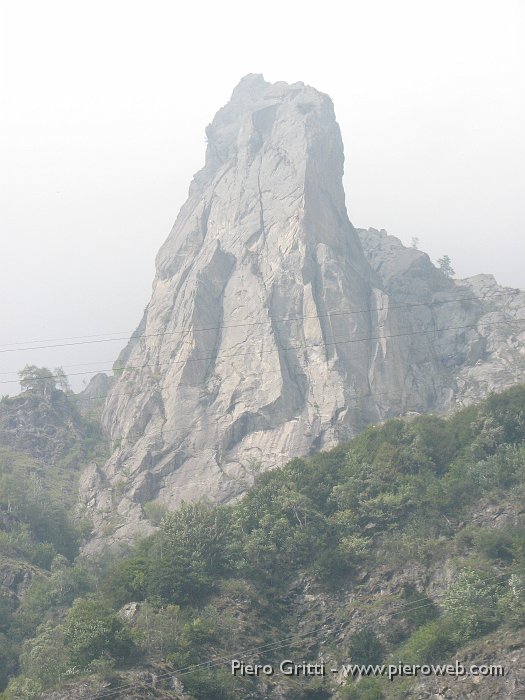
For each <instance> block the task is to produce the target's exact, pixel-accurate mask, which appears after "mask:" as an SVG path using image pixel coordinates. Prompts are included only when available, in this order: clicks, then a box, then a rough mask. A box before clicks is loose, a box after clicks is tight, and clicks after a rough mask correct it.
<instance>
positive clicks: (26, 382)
mask: <svg viewBox="0 0 525 700" xmlns="http://www.w3.org/2000/svg"><path fill="white" fill-rule="evenodd" d="M18 376H19V377H20V386H21V387H22V391H29V392H31V393H33V394H38V395H40V396H46V397H49V396H51V395H52V394H53V392H54V391H56V390H57V389H60V390H61V391H64V392H69V391H70V388H69V382H68V380H67V376H66V373H65V372H64V370H63V369H62V368H61V367H55V369H54V371H51V370H50V369H49V368H48V367H37V366H36V365H26V366H25V367H24V369H22V370H20V372H19V373H18Z"/></svg>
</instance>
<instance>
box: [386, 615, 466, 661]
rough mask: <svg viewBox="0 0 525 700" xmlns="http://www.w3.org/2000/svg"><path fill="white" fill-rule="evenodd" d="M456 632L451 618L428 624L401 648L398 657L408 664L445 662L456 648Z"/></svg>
mask: <svg viewBox="0 0 525 700" xmlns="http://www.w3.org/2000/svg"><path fill="white" fill-rule="evenodd" d="M455 632H456V626H455V625H454V624H453V623H452V621H451V620H450V619H449V618H439V619H437V620H432V621H431V622H427V624H425V625H423V626H422V627H420V628H419V629H418V630H416V631H415V632H414V634H412V636H411V637H410V639H408V641H407V642H405V644H403V645H402V646H401V647H400V649H399V650H398V652H397V654H396V656H397V658H398V659H400V660H402V662H403V663H407V664H428V663H440V662H443V661H444V660H445V659H447V658H448V656H449V655H450V654H451V653H452V651H453V650H454V649H455V648H456V645H457V644H456V641H455V640H454V638H453V635H454V634H455Z"/></svg>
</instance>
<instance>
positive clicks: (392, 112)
mask: <svg viewBox="0 0 525 700" xmlns="http://www.w3.org/2000/svg"><path fill="white" fill-rule="evenodd" d="M524 35H525V3H523V0H501V1H500V2H498V3H495V2H488V1H486V0H462V1H461V2H457V0H456V1H455V2H451V1H449V0H444V1H443V0H442V1H441V2H439V3H438V2H421V1H419V2H418V1H416V0H398V2H396V3H392V2H389V0H376V1H374V0H369V1H368V2H364V0H361V2H353V1H352V0H350V1H349V2H347V3H340V2H333V1H327V2H324V3H315V4H314V3H305V2H286V3H283V2H275V1H274V0H270V1H267V2H265V3H261V4H257V5H255V4H250V3H246V2H232V1H226V2H222V3H203V2H193V3H191V4H190V3H187V4H183V3H175V2H164V1H155V0H152V1H150V2H147V3H146V2H130V1H129V0H128V1H126V2H124V1H122V0H105V1H104V2H99V1H98V0H91V1H90V2H73V3H72V2H66V1H64V2H57V1H55V0H47V2H45V3H42V2H36V1H34V0H33V1H31V0H27V1H24V0H22V1H21V2H16V3H15V2H11V3H7V2H4V3H2V5H1V9H0V46H1V48H0V51H1V59H0V61H1V62H0V70H1V76H0V81H1V82H0V102H1V104H0V107H1V109H0V120H1V124H0V126H1V129H0V151H1V152H0V240H1V256H0V285H1V290H0V293H1V299H2V315H1V324H0V344H1V347H0V351H2V352H1V354H0V372H1V373H2V374H1V376H0V381H1V382H2V384H1V387H0V394H7V393H16V391H17V385H16V384H15V383H8V382H12V381H13V380H14V379H15V378H16V372H17V371H18V370H19V369H21V368H22V367H23V366H24V365H25V364H26V363H33V364H38V365H46V366H49V367H55V366H64V368H65V371H66V372H67V373H68V374H71V375H72V376H71V381H72V384H73V386H74V387H75V388H77V389H78V388H80V387H81V386H82V383H83V381H84V380H86V379H88V378H89V375H90V373H92V372H94V371H97V370H99V369H106V370H108V369H109V368H110V367H111V365H112V363H113V361H114V359H115V357H116V355H117V353H118V351H119V350H120V348H121V347H122V346H123V344H124V341H123V340H122V338H123V337H125V336H126V334H127V333H130V332H131V331H133V330H134V328H135V327H136V325H137V324H138V321H139V320H140V317H141V314H142V310H143V308H144V306H145V305H146V303H147V301H148V298H149V294H150V289H151V282H152V279H153V275H154V258H155V254H156V252H157V250H158V248H159V246H160V244H161V243H162V241H163V240H164V239H165V238H166V236H167V235H168V233H169V230H170V228H171V226H172V224H173V221H174V219H175V216H176V214H177V212H178V210H179V208H180V206H181V205H182V204H183V202H184V200H185V198H186V194H187V190H188V185H189V182H190V179H191V177H192V175H193V173H194V172H195V171H196V170H198V169H199V168H200V167H201V165H202V164H203V160H204V150H205V137H204V128H205V126H206V125H207V124H208V123H209V122H210V121H211V119H212V118H213V115H214V113H215V112H216V111H217V109H219V107H221V106H222V105H223V104H224V103H225V102H227V100H228V99H229V96H230V94H231V92H232V90H233V88H234V86H235V85H236V84H237V82H238V81H239V79H240V78H241V77H242V76H243V75H245V74H246V73H251V72H260V73H263V74H264V76H265V78H266V79H267V80H270V81H277V80H285V81H288V82H296V81H298V80H302V81H304V82H306V83H308V84H310V85H313V86H314V87H316V88H317V89H319V90H321V91H323V92H326V93H328V94H329V95H330V96H331V97H332V99H333V101H334V104H335V110H336V115H337V118H338V121H339V124H340V126H341V130H342V134H343V140H344V144H345V157H346V161H345V163H346V165H345V171H346V172H345V189H346V196H347V206H348V211H349V215H350V219H351V220H352V222H353V223H354V225H356V226H360V227H368V226H373V227H375V228H385V229H387V230H388V231H389V233H392V234H393V235H396V236H398V237H399V238H401V239H402V240H403V241H404V242H405V243H406V244H410V242H411V240H412V238H413V237H417V238H419V240H420V247H421V248H422V249H423V250H425V251H426V252H428V253H429V255H430V256H431V257H432V258H433V259H434V260H436V259H437V258H438V257H440V256H442V255H443V254H447V255H449V256H450V257H451V259H452V264H453V266H454V268H455V270H456V273H457V276H458V277H464V276H469V275H473V274H477V273H479V272H490V273H492V274H494V275H495V276H496V278H497V280H498V281H499V282H500V283H501V284H505V285H509V286H514V287H524V286H525V269H524V265H523V261H524V259H525V242H524V240H525V236H524V232H525V207H524V206H523V201H524V193H525V168H524V162H525V135H524V128H523V127H524V124H525V60H524V59H525V48H524V46H525V44H524V42H523V36H524ZM95 334H112V335H114V336H115V337H117V338H120V340H116V341H114V342H107V343H106V342H104V343H94V342H90V343H83V344H79V345H69V346H66V347H53V348H47V349H39V350H32V351H30V350H17V351H16V352H11V350H14V349H15V348H18V347H20V346H23V347H26V345H27V344H28V342H27V341H47V339H64V338H72V337H75V336H92V335H95ZM99 339H101V338H99ZM85 340H91V341H92V340H97V339H95V338H86V339H85ZM67 342H69V343H71V342H76V341H74V340H65V341H61V340H56V341H54V342H52V343H46V342H37V343H35V345H42V344H52V345H57V344H58V345H59V344H61V343H67ZM17 344H18V345H17ZM29 344H30V343H29ZM6 350H9V352H5V351H6Z"/></svg>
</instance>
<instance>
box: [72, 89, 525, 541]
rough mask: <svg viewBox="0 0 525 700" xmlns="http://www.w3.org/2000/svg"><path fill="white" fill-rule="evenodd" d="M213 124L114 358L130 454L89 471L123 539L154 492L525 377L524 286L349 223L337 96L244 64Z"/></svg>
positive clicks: (285, 455) (119, 417)
mask: <svg viewBox="0 0 525 700" xmlns="http://www.w3.org/2000/svg"><path fill="white" fill-rule="evenodd" d="M206 134H207V141H208V145H207V151H206V162H205V166H204V168H203V169H202V170H201V171H199V172H198V173H197V174H196V175H195V177H194V179H193V182H192V184H191V187H190V192H189V197H188V200H187V202H186V204H185V205H184V206H183V208H182V209H181V212H180V213H179V216H178V217H177V220H176V222H175V225H174V227H173V230H172V232H171V233H170V235H169V237H168V239H167V241H166V242H165V244H164V245H163V246H162V248H161V250H160V252H159V254H158V256H157V261H156V277H155V281H154V288H153V294H152V298H151V301H150V303H149V305H148V307H147V309H146V311H145V313H144V317H143V319H142V321H141V323H140V325H139V327H138V328H137V331H136V333H135V337H134V338H133V339H132V340H131V342H130V343H129V344H128V346H127V348H126V349H125V350H124V351H123V353H122V354H121V356H120V358H119V360H118V361H117V365H116V366H117V367H119V368H122V367H125V368H124V369H123V370H122V371H119V375H120V376H119V378H118V380H117V381H116V382H114V384H113V385H112V388H111V389H110V391H109V395H108V398H107V402H106V407H105V410H104V416H103V423H104V426H105V428H106V430H107V431H108V432H109V434H110V436H111V438H112V440H114V441H115V445H116V449H115V451H114V453H113V455H112V456H111V458H110V459H109V461H108V462H107V463H106V465H104V466H103V467H102V466H100V465H92V466H91V467H90V468H89V469H88V470H87V471H86V472H85V474H84V476H83V479H82V484H81V502H82V504H83V507H85V508H86V509H87V511H88V513H89V515H90V517H92V518H93V521H94V523H95V525H96V529H97V531H98V533H99V534H100V533H101V532H102V529H104V532H105V536H107V534H108V531H109V530H110V531H111V532H112V538H114V539H117V540H121V539H131V538H132V537H133V536H134V535H135V534H136V533H137V532H138V531H143V530H145V529H147V527H148V526H147V525H146V524H145V522H144V521H143V509H142V506H143V505H144V503H146V502H149V501H152V500H159V501H160V502H162V503H165V504H167V505H169V506H170V507H174V506H176V505H177V504H179V503H180V502H181V501H182V500H194V499H197V498H200V497H202V496H206V497H209V498H210V499H211V500H214V501H227V500H230V499H232V498H234V497H236V496H237V495H239V494H240V493H242V492H243V491H244V490H245V489H246V488H247V486H248V485H249V484H250V483H251V480H252V473H253V471H254V470H255V469H259V468H262V469H269V468H272V467H274V466H280V465H282V464H284V463H285V462H286V461H288V460H289V459H290V458H291V457H294V456H298V455H304V454H307V453H309V452H312V451H317V450H319V449H323V448H328V447H331V446H334V445H336V444H337V443H338V442H340V441H341V440H345V439H348V438H350V437H352V436H353V435H355V434H357V433H358V432H359V431H360V430H362V428H363V427H365V426H366V425H367V424H369V423H372V422H377V421H381V420H383V419H385V418H388V417H393V416H397V415H403V414H406V413H407V412H425V411H431V410H435V411H445V410H448V409H451V408H454V407H456V406H457V405H460V404H462V403H465V402H467V403H468V402H472V401H475V400H477V399H480V398H482V397H483V396H485V395H486V394H487V393H488V392H490V391H491V390H493V389H502V388H505V387H507V386H510V385H512V384H513V383H515V382H516V381H518V380H519V379H520V378H522V377H523V369H524V365H525V359H524V340H525V334H524V332H523V328H524V326H523V323H522V322H521V321H520V319H522V318H523V314H524V312H523V308H524V307H525V295H524V294H523V293H522V292H520V291H519V290H514V289H506V288H502V287H499V286H498V285H497V284H496V282H495V280H494V279H493V278H492V277H491V276H489V275H480V276H477V277H473V278H470V279H467V280H452V279H450V278H449V277H448V276H447V275H445V274H444V273H443V272H442V271H440V270H438V269H436V268H435V267H434V266H433V265H432V263H431V262H430V259H429V258H428V256H426V255H425V254H424V253H423V252H421V251H418V250H416V249H412V248H405V247H404V246H403V245H402V244H401V243H400V242H399V241H398V240H397V239H395V238H392V237H389V236H388V235H387V234H386V233H385V232H379V231H375V230H369V231H363V230H360V231H356V230H355V229H354V227H353V226H352V224H351V223H350V221H349V218H348V215H347V211H346V206H345V196H344V191H343V187H342V176H343V146H342V141H341V136H340V132H339V127H338V125H337V122H336V120H335V116H334V109H333V105H332V102H331V100H330V98H329V97H328V96H326V95H324V94H322V93H319V92H317V91H316V90H315V89H314V88H312V87H309V86H305V85H304V84H303V83H295V84H293V85H288V84H286V83H280V82H279V83H275V84H270V83H267V82H265V80H264V79H263V77H262V76H260V75H248V76H246V77H245V78H243V79H242V80H241V82H240V83H239V85H238V86H237V87H236V88H235V90H234V92H233V94H232V98H231V100H230V102H229V103H228V104H227V105H226V106H225V107H224V108H222V109H221V110H219V112H218V113H217V115H216V116H215V118H214V120H213V122H212V123H211V125H210V126H209V127H208V128H207V130H206ZM109 524H111V525H110V528H109V530H108V525H109ZM93 546H97V545H96V542H95V543H94V545H93Z"/></svg>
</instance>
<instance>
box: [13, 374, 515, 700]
mask: <svg viewBox="0 0 525 700" xmlns="http://www.w3.org/2000/svg"><path fill="white" fill-rule="evenodd" d="M524 438H525V387H522V386H518V387H515V388H513V389H511V390H508V391H507V392H505V393H503V394H500V395H493V396H491V397H490V398H488V399H487V400H486V401H485V402H483V403H481V404H480V405H478V406H473V407H470V408H468V409H465V410H462V411H460V412H458V413H456V414H454V415H453V416H451V417H449V418H442V417H437V416H431V415H426V416H420V417H417V418H414V419H412V420H393V421H389V422H387V423H385V424H384V425H380V426H377V427H372V428H369V429H367V430H365V431H364V432H363V433H362V434H361V435H359V436H358V437H357V438H355V439H354V440H353V441H352V442H350V443H348V444H344V445H340V446H339V447H338V448H336V449H334V450H331V451H329V452H325V453H320V454H318V455H316V456H313V457H311V458H308V459H295V460H293V461H291V462H290V463H289V464H288V465H286V467H284V468H282V469H275V470H273V471H271V472H266V473H263V474H260V475H257V474H256V478H255V485H254V487H253V488H252V489H251V490H250V491H249V492H248V493H247V494H246V495H245V496H244V497H243V498H242V499H241V500H240V501H238V502H237V503H235V504H233V505H226V506H218V507H217V506H212V505H210V504H208V503H206V502H204V501H201V502H197V503H193V504H186V505H183V507H182V508H180V509H179V510H177V511H175V512H167V511H165V512H164V511H163V510H162V508H161V507H159V506H158V504H150V505H149V506H148V505H146V506H145V512H146V515H147V516H148V517H149V518H150V520H151V521H152V522H153V523H154V524H156V525H158V526H159V527H158V530H157V532H156V533H155V534H154V535H152V536H150V537H148V538H147V539H144V540H143V541H141V542H138V543H137V544H136V545H135V546H133V547H132V548H131V549H128V550H123V551H122V552H121V553H120V555H119V556H116V555H115V554H114V553H113V554H108V555H107V556H101V557H100V558H99V559H98V560H97V562H96V565H95V564H94V563H93V562H92V561H89V560H86V559H82V558H77V560H76V561H75V562H74V563H72V562H71V559H72V556H71V553H70V552H67V551H66V552H64V556H62V557H58V558H57V557H56V556H55V558H54V560H53V561H54V564H53V565H49V568H50V570H49V571H48V572H47V573H46V574H45V575H42V576H39V577H36V578H35V579H34V581H33V583H32V584H31V585H30V586H29V588H28V590H27V592H26V593H25V595H24V596H23V597H22V600H21V603H20V605H19V607H18V608H17V609H16V610H11V609H9V606H8V605H7V606H6V605H4V607H3V611H2V617H1V625H2V631H3V634H4V635H5V636H4V637H3V639H4V640H5V639H9V640H15V641H16V643H15V644H14V645H12V646H11V647H9V645H7V651H4V652H3V653H4V657H5V656H6V654H7V657H8V659H7V662H8V663H9V668H10V672H11V673H16V674H18V675H17V677H16V678H12V680H11V682H10V683H9V685H8V687H7V690H5V691H4V694H3V696H2V697H3V698H5V699H6V700H14V699H15V698H17V699H18V698H20V699H22V698H37V697H41V698H49V699H51V698H54V699H55V700H59V699H60V700H65V699H66V698H79V699H80V698H94V697H98V698H100V699H102V698H132V697H137V698H138V697H141V698H145V697H152V698H153V697H156V698H190V697H193V698H197V699H199V698H202V699H205V698H217V699H220V698H331V697H334V698H341V699H343V698H345V699H348V698H354V699H356V700H359V699H361V700H364V699H368V700H370V699H372V698H414V699H415V698H425V697H429V698H430V697H434V695H432V694H431V693H435V692H437V691H438V690H439V689H440V688H441V689H442V690H443V688H448V690H447V695H446V697H450V698H468V697H473V698H474V697H475V698H488V697H491V698H512V697H519V695H518V694H516V693H519V692H521V691H520V687H521V686H520V684H521V683H523V682H524V681H525V678H524V677H523V673H524V672H523V666H524V663H523V662H524V659H525V651H524V645H523V643H524V636H525V632H524V625H525V537H524V535H525V524H524V521H523V515H524V513H525V501H524V498H523V497H524V490H525V444H524ZM251 469H252V470H253V471H254V472H257V465H256V464H252V465H251ZM54 546H55V549H56V551H58V552H60V553H62V552H61V551H60V549H57V548H56V544H55V545H54ZM28 561H29V559H28ZM37 564H38V565H39V566H41V562H36V563H35V564H32V565H37ZM4 649H6V646H5V641H4ZM9 655H10V656H9ZM232 658H239V659H241V660H243V661H245V662H246V663H250V662H258V663H263V664H274V665H275V667H276V669H278V666H279V663H280V661H281V660H283V659H292V660H294V661H296V662H298V663H302V662H303V661H307V662H312V663H317V662H319V661H320V660H322V661H324V662H325V663H326V664H327V668H332V667H334V666H335V667H339V666H340V665H341V664H342V663H347V662H349V661H350V660H352V661H353V662H355V663H366V664H367V663H374V664H375V663H382V662H384V663H399V662H400V661H401V662H403V663H407V664H411V663H437V662H439V663H442V662H447V661H449V660H452V659H456V658H458V659H462V660H465V662H467V661H469V660H470V663H486V664H502V665H504V666H505V675H504V677H503V678H478V679H472V678H467V679H454V678H450V677H448V678H426V679H417V678H416V679H414V678H404V679H399V678H396V679H394V680H393V681H388V680H387V679H385V678H380V679H374V678H367V679H362V680H360V681H359V682H356V681H355V680H354V679H348V678H346V679H345V678H344V677H343V675H342V674H340V673H338V674H333V673H329V674H328V676H327V677H304V676H298V677H287V676H285V675H283V674H281V673H279V672H278V670H277V671H276V673H274V674H273V675H271V676H265V675H262V676H259V677H245V678H241V677H235V678H234V677H232V675H231V673H230V662H231V659H232ZM7 662H6V663H7ZM520 674H521V675H520ZM475 681H477V682H475ZM46 688H49V689H51V688H55V690H54V691H51V690H46Z"/></svg>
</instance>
